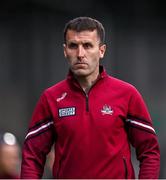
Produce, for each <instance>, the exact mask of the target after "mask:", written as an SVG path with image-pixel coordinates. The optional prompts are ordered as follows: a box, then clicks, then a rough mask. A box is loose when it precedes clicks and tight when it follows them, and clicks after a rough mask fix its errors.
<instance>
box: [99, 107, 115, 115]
mask: <svg viewBox="0 0 166 180" xmlns="http://www.w3.org/2000/svg"><path fill="white" fill-rule="evenodd" d="M101 113H102V115H106V114H107V115H112V114H113V113H114V111H113V109H112V108H111V107H110V106H109V105H104V106H103V109H102V110H101Z"/></svg>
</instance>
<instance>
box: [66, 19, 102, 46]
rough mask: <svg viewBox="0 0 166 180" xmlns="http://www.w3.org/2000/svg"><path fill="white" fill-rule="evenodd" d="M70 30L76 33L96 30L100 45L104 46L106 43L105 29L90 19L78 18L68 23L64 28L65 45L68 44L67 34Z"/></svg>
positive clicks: (96, 21)
mask: <svg viewBox="0 0 166 180" xmlns="http://www.w3.org/2000/svg"><path fill="white" fill-rule="evenodd" d="M68 30H74V31H76V32H81V31H86V30H89V31H93V30H96V31H97V35H98V37H99V39H100V43H101V44H104V42H105V29H104V27H103V25H102V24H101V23H100V22H99V21H98V20H96V19H93V18H90V17H77V18H75V19H72V20H70V21H69V22H68V23H66V25H65V28H64V43H66V34H67V31H68Z"/></svg>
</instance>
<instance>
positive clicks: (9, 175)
mask: <svg viewBox="0 0 166 180" xmlns="http://www.w3.org/2000/svg"><path fill="white" fill-rule="evenodd" d="M19 154H20V147H19V145H18V143H17V141H16V137H15V136H14V135H13V134H12V133H9V132H5V133H1V134H0V179H17V178H19V176H18V169H19V165H20V157H19Z"/></svg>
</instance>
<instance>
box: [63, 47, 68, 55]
mask: <svg viewBox="0 0 166 180" xmlns="http://www.w3.org/2000/svg"><path fill="white" fill-rule="evenodd" d="M63 53H64V56H65V58H66V57H67V55H66V44H63Z"/></svg>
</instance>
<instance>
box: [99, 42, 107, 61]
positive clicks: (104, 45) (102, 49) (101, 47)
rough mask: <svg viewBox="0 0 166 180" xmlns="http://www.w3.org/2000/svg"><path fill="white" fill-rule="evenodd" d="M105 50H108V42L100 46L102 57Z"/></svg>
mask: <svg viewBox="0 0 166 180" xmlns="http://www.w3.org/2000/svg"><path fill="white" fill-rule="evenodd" d="M105 51H106V44H103V45H101V46H100V58H103V57H104V54H105Z"/></svg>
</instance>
